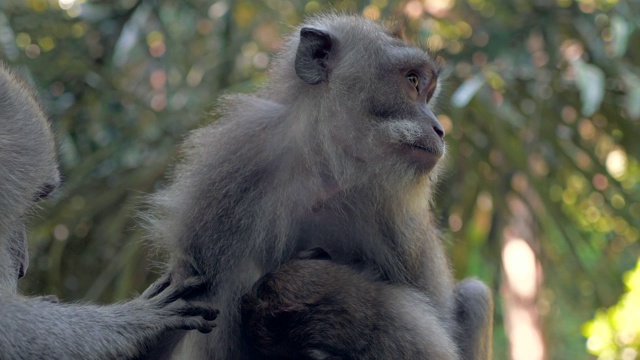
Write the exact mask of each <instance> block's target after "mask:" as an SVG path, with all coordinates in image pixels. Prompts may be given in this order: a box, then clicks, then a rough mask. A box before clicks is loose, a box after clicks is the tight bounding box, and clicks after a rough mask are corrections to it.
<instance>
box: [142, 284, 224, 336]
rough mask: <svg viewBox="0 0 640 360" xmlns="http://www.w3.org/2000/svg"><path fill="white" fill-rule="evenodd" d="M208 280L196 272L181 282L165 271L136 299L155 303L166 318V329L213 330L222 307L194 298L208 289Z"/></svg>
mask: <svg viewBox="0 0 640 360" xmlns="http://www.w3.org/2000/svg"><path fill="white" fill-rule="evenodd" d="M206 288H207V283H206V281H205V279H204V278H203V277H201V276H192V277H189V278H186V279H185V280H183V281H181V282H179V283H177V282H175V281H173V277H172V276H171V274H165V275H163V276H162V277H161V278H160V279H158V280H157V281H156V282H155V283H153V284H151V286H149V288H148V289H147V290H146V291H145V292H144V293H142V295H140V297H139V298H138V299H136V300H134V301H136V302H139V303H140V302H141V303H144V304H145V305H146V306H151V307H152V308H153V309H154V310H156V311H157V312H158V314H160V316H161V317H162V318H163V326H164V327H165V330H198V331H200V332H201V333H209V332H211V331H212V330H213V328H214V327H216V324H215V323H213V320H215V319H216V318H217V317H218V314H219V313H220V311H219V310H218V309H216V308H214V307H213V306H212V305H211V304H209V303H206V302H202V301H190V299H192V298H193V297H195V296H197V295H198V294H200V293H202V292H204V291H206Z"/></svg>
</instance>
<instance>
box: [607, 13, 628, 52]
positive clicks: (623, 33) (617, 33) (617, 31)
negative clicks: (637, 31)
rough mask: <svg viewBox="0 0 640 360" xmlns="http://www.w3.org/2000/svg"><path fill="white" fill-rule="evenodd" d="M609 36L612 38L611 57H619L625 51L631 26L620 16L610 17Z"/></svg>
mask: <svg viewBox="0 0 640 360" xmlns="http://www.w3.org/2000/svg"><path fill="white" fill-rule="evenodd" d="M611 35H612V37H613V43H612V45H613V56H614V57H620V56H622V55H624V53H625V52H626V51H627V44H628V43H629V35H631V26H629V24H628V23H627V22H626V21H624V19H623V18H622V17H621V16H618V15H613V16H611Z"/></svg>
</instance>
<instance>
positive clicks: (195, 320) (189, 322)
mask: <svg viewBox="0 0 640 360" xmlns="http://www.w3.org/2000/svg"><path fill="white" fill-rule="evenodd" d="M216 326H217V325H216V324H215V323H213V322H211V321H207V320H204V319H202V318H199V317H192V318H181V320H180V322H178V323H177V326H175V327H172V329H173V330H198V331H199V332H201V333H203V334H207V333H210V332H211V331H213V328H215V327H216Z"/></svg>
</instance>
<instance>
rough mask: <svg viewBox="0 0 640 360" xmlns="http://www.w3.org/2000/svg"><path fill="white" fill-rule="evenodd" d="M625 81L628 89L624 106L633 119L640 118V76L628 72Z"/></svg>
mask: <svg viewBox="0 0 640 360" xmlns="http://www.w3.org/2000/svg"><path fill="white" fill-rule="evenodd" d="M624 82H625V84H626V85H627V89H628V93H627V95H626V97H625V99H624V106H625V108H626V109H627V112H628V113H629V116H630V117H631V118H632V119H634V120H636V119H640V78H639V77H637V76H635V75H634V74H632V73H626V74H625V75H624Z"/></svg>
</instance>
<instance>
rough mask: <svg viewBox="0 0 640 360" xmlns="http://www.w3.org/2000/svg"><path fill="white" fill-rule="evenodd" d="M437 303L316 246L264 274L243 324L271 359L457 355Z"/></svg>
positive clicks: (248, 300) (443, 358)
mask: <svg viewBox="0 0 640 360" xmlns="http://www.w3.org/2000/svg"><path fill="white" fill-rule="evenodd" d="M437 312H438V310H437V309H435V308H434V307H433V305H432V304H431V302H430V301H429V299H428V297H427V296H426V295H425V294H424V293H422V292H420V291H418V290H417V289H414V288H411V287H408V286H398V285H391V284H386V283H383V282H380V281H377V276H376V274H374V273H372V272H371V271H367V270H357V269H355V268H354V267H352V266H348V265H341V264H338V263H335V262H333V261H331V258H330V256H329V254H327V253H326V252H325V251H324V250H322V249H319V248H315V249H311V250H308V251H304V252H302V253H300V254H299V255H298V259H296V260H293V261H291V262H289V263H286V264H285V265H283V266H281V267H279V268H278V269H277V270H275V271H274V272H271V273H269V274H267V275H265V276H264V277H263V278H262V279H260V280H259V281H258V282H257V283H256V284H255V285H254V289H253V290H252V292H251V294H248V295H246V296H244V297H243V300H242V324H243V328H244V330H245V333H246V334H247V336H248V338H249V340H250V341H251V343H252V345H254V347H255V351H257V353H259V354H257V355H256V356H255V357H256V358H259V357H261V356H262V357H264V358H266V359H283V360H284V359H292V360H293V359H309V360H321V359H322V360H324V359H326V360H356V359H360V360H372V359H421V360H429V359H434V360H435V359H438V360H453V359H458V358H459V357H458V352H457V348H456V345H455V344H454V343H453V339H452V337H451V336H450V334H448V333H447V330H446V326H444V324H442V323H441V322H440V320H438V316H437Z"/></svg>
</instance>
